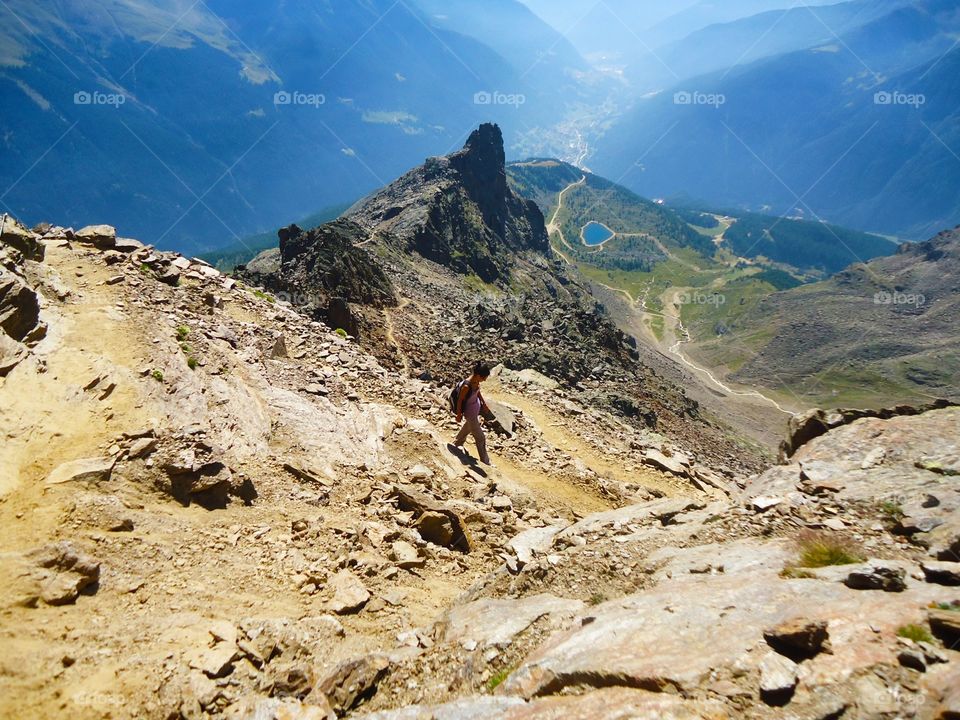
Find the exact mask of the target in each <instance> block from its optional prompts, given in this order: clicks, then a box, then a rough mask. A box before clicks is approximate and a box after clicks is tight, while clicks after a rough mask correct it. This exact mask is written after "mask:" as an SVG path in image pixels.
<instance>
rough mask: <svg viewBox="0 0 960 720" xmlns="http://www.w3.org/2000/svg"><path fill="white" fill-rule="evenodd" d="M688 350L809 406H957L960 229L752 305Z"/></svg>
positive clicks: (747, 380)
mask: <svg viewBox="0 0 960 720" xmlns="http://www.w3.org/2000/svg"><path fill="white" fill-rule="evenodd" d="M704 330H705V329H704ZM693 332H694V333H695V334H697V333H698V332H699V329H697V328H694V329H693ZM695 352H696V355H697V356H698V357H700V358H703V359H705V360H707V361H711V360H716V359H718V358H723V359H724V362H723V363H722V364H725V365H727V366H728V367H734V368H736V372H734V373H733V374H732V375H731V377H732V379H734V380H736V381H738V382H742V383H749V384H753V385H761V386H764V387H768V388H771V389H774V390H786V391H789V392H790V393H793V394H795V395H798V396H801V397H806V398H807V399H808V400H810V399H815V398H831V397H832V398H834V399H835V400H836V401H839V402H847V403H849V402H853V403H860V404H865V405H872V406H882V405H884V404H886V405H888V406H889V405H891V404H894V403H896V402H906V401H910V400H930V399H931V398H935V397H945V398H948V399H953V400H958V399H960V386H958V385H957V378H958V377H960V228H957V229H955V230H953V231H951V232H944V233H941V234H939V235H938V236H936V237H934V238H933V239H932V240H928V241H926V242H922V243H916V244H906V245H903V246H901V248H900V251H899V252H898V253H897V254H896V255H893V256H890V257H884V258H879V259H876V260H873V261H871V262H869V263H866V264H856V265H853V266H851V267H850V268H848V269H847V270H845V271H843V272H841V273H839V274H838V275H836V276H835V277H833V278H830V279H829V280H826V281H824V282H820V283H815V284H812V285H804V286H803V287H798V288H796V289H793V290H788V291H786V292H782V293H776V294H773V295H769V296H767V297H764V298H760V299H758V301H756V303H755V304H753V305H752V306H751V307H749V308H748V309H747V311H746V312H744V313H743V314H741V315H739V317H738V318H736V319H735V320H734V321H732V322H730V323H729V324H728V326H727V327H726V329H725V332H724V333H723V334H721V335H720V336H718V337H715V338H714V339H712V340H705V341H703V342H700V343H698V344H697V346H696V350H695Z"/></svg>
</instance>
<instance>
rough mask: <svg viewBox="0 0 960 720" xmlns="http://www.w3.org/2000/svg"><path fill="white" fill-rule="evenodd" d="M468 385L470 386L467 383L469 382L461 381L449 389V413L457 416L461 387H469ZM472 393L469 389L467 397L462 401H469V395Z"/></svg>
mask: <svg viewBox="0 0 960 720" xmlns="http://www.w3.org/2000/svg"><path fill="white" fill-rule="evenodd" d="M469 384H470V381H469V380H461V381H460V382H458V383H456V384H455V385H454V386H453V387H452V388H451V389H450V396H449V398H448V399H449V401H450V402H449V404H450V412H452V413H453V414H454V415H456V414H457V401H458V400H459V399H460V391H461V390H463V386H464V385H469ZM472 393H473V388H471V389H470V392H469V393H467V397H466V399H465V400H464V402H466V401H467V400H469V399H470V395H471V394H472Z"/></svg>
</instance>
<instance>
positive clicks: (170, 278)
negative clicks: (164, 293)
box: [157, 266, 180, 286]
mask: <svg viewBox="0 0 960 720" xmlns="http://www.w3.org/2000/svg"><path fill="white" fill-rule="evenodd" d="M157 280H159V281H160V282H162V283H163V284H164V285H172V286H176V285H179V284H180V271H179V270H177V268H175V267H173V266H170V267H169V268H167V269H166V270H164V271H163V272H161V273H160V274H158V275H157Z"/></svg>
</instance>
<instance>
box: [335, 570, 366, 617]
mask: <svg viewBox="0 0 960 720" xmlns="http://www.w3.org/2000/svg"><path fill="white" fill-rule="evenodd" d="M327 587H328V588H329V589H330V591H331V593H332V598H331V599H330V603H329V607H330V609H331V610H332V611H333V612H335V613H336V614H337V615H349V614H351V613H355V612H358V611H359V610H360V609H361V608H362V607H363V606H364V605H366V604H367V601H368V600H369V599H370V591H369V590H367V588H366V587H365V586H364V584H363V583H362V582H360V580H358V579H357V577H356V576H355V575H354V574H353V573H352V572H350V571H349V570H341V571H340V572H338V573H337V574H336V575H334V576H333V578H332V579H331V580H330V582H329V583H328V585H327Z"/></svg>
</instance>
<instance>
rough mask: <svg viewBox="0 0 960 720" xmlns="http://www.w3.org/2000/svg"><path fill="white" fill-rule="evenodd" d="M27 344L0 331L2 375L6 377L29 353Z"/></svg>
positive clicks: (0, 371) (0, 374) (0, 365)
mask: <svg viewBox="0 0 960 720" xmlns="http://www.w3.org/2000/svg"><path fill="white" fill-rule="evenodd" d="M29 352H30V351H29V350H27V346H26V345H24V344H22V343H19V342H17V341H16V340H14V339H13V338H11V337H10V336H9V335H7V334H6V333H4V332H0V377H6V376H7V375H9V374H10V371H11V370H13V369H14V368H15V367H16V366H17V365H19V364H20V363H22V362H23V361H24V359H25V358H26V357H27V355H28V354H29Z"/></svg>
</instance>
